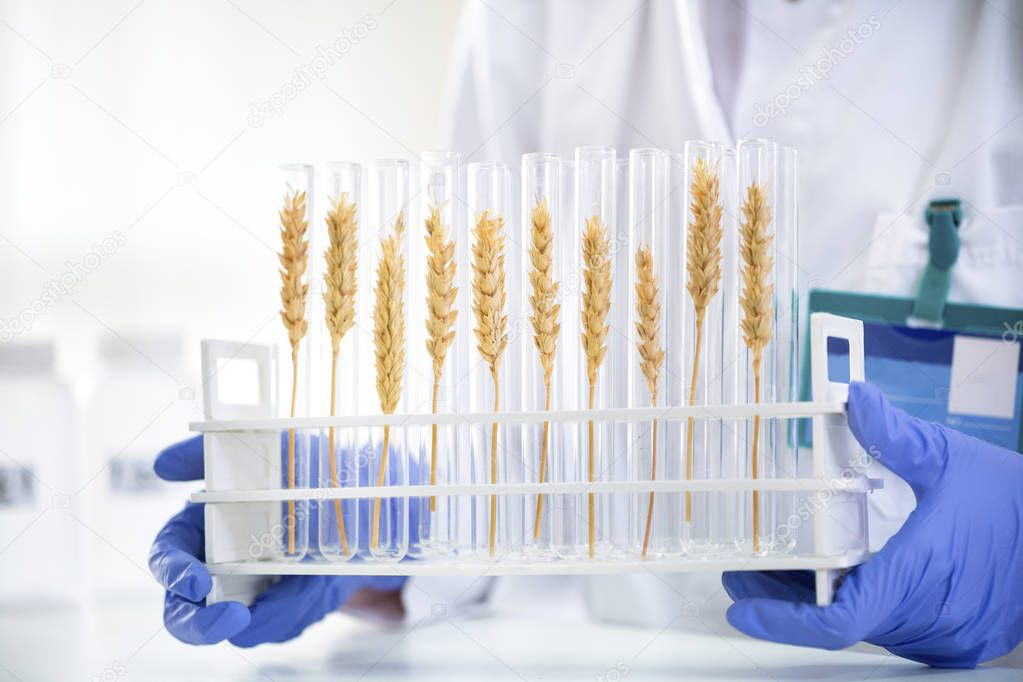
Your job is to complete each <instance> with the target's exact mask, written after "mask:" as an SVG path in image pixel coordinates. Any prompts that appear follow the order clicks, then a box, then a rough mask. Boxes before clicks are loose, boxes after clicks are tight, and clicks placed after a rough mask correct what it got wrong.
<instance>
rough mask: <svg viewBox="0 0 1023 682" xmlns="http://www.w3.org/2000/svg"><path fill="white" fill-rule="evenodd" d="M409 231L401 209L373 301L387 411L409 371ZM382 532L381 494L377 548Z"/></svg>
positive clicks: (383, 245) (383, 455)
mask: <svg viewBox="0 0 1023 682" xmlns="http://www.w3.org/2000/svg"><path fill="white" fill-rule="evenodd" d="M404 232H405V212H404V211H401V212H399V213H398V217H397V218H396V219H395V221H394V228H393V230H392V231H391V233H390V234H389V235H387V236H386V237H382V238H381V239H380V262H379V264H378V265H377V281H376V291H375V294H376V301H375V303H374V305H373V345H374V347H375V349H376V371H377V397H378V398H379V399H380V410H381V411H382V412H383V413H384V414H394V410H395V409H396V408H397V407H398V400H399V398H400V397H401V380H402V375H403V374H404V372H405V257H404V256H403V255H402V253H401V240H402V235H403V234H404ZM390 439H391V427H390V426H385V427H384V442H383V449H382V450H381V452H380V473H379V475H378V476H377V485H378V486H381V487H382V486H383V485H384V482H385V481H386V480H387V478H386V477H387V460H388V456H389V455H390ZM379 533H380V498H379V497H378V498H376V499H375V500H374V501H373V532H372V534H371V535H370V544H371V546H372V548H373V549H376V547H377V544H378V542H379Z"/></svg>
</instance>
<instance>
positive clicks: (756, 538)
mask: <svg viewBox="0 0 1023 682" xmlns="http://www.w3.org/2000/svg"><path fill="white" fill-rule="evenodd" d="M753 401H754V402H756V403H759V402H760V361H759V360H757V361H755V363H754V365H753ZM759 443H760V415H759V414H757V415H754V416H753V461H752V466H753V479H754V480H756V479H757V478H758V473H759V469H758V467H759V465H758V457H757V446H758V445H759ZM759 551H760V491H759V490H754V491H753V552H754V553H757V552H759Z"/></svg>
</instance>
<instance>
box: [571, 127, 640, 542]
mask: <svg viewBox="0 0 1023 682" xmlns="http://www.w3.org/2000/svg"><path fill="white" fill-rule="evenodd" d="M615 176H616V163H615V150H614V149H613V148H611V147H580V148H578V149H576V182H575V196H576V215H575V224H576V229H577V230H579V232H580V233H581V235H582V236H581V249H580V253H579V257H580V259H579V261H578V262H579V264H580V276H579V284H580V286H581V292H580V306H581V316H582V318H583V320H584V321H583V323H582V325H581V329H580V342H581V346H580V349H581V352H580V354H579V362H580V365H581V366H582V371H581V374H582V376H583V378H584V381H583V382H582V383H581V385H580V390H581V392H582V396H581V400H580V402H581V403H582V405H583V407H585V408H587V409H601V408H606V407H610V406H611V405H612V404H613V402H612V401H613V400H614V393H615V386H614V382H613V378H614V374H613V370H614V367H612V366H611V365H612V364H613V363H612V362H611V361H609V356H611V355H612V353H611V348H610V347H609V344H610V343H611V342H613V340H614V337H616V336H618V335H621V334H625V331H624V330H623V329H622V327H623V324H624V322H623V321H619V320H616V319H615V317H614V316H616V315H621V314H623V313H624V311H621V310H620V306H619V309H615V310H614V312H612V309H613V308H615V306H614V301H613V290H614V289H615V288H616V287H621V285H622V282H620V281H619V282H615V279H616V277H615V276H616V274H617V275H618V276H619V278H620V277H621V273H620V272H618V273H616V267H615V253H612V247H614V248H615V251H616V252H617V249H618V248H620V247H621V246H622V245H621V244H617V243H613V242H614V241H616V237H615V235H614V226H615V225H616V224H617V222H616V213H615V203H616V202H615V199H616V194H615V192H616V181H615V180H616V178H615ZM612 325H613V326H614V327H615V328H614V329H609V328H610V327H611V326H612ZM626 337H627V334H626ZM620 392H621V391H619V393H620ZM580 436H581V438H580V441H581V442H580V445H579V450H580V453H581V454H582V455H583V456H582V458H581V459H582V461H580V462H578V475H579V477H580V478H581V480H583V481H589V482H593V481H601V480H609V475H608V466H609V465H610V464H611V462H612V458H613V457H614V456H615V455H616V454H619V455H620V456H623V457H624V456H625V455H624V453H614V452H613V427H612V425H610V424H609V423H607V422H599V421H590V422H588V423H587V424H585V425H584V428H583V429H582V432H581V434H580ZM610 512H611V505H610V502H609V500H608V499H607V496H606V495H598V494H596V493H590V492H587V493H584V494H583V495H582V496H581V499H580V500H579V508H578V509H577V510H576V516H577V518H578V520H579V521H580V523H579V529H578V530H579V532H578V533H577V535H576V538H575V542H576V548H577V549H576V551H577V552H578V553H579V554H580V555H582V556H588V557H589V558H591V559H593V558H597V557H601V558H603V557H605V556H607V555H609V554H610V553H611V550H612V548H613V546H612V544H611V541H610V518H611V517H610Z"/></svg>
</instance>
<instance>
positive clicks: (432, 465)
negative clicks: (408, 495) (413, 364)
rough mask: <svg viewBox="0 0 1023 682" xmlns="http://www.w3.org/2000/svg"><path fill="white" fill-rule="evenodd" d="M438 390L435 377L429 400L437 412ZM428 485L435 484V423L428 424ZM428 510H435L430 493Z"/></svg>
mask: <svg viewBox="0 0 1023 682" xmlns="http://www.w3.org/2000/svg"><path fill="white" fill-rule="evenodd" d="M439 391H440V382H439V381H437V380H436V379H435V380H434V382H433V397H432V399H431V401H430V406H431V407H430V411H431V412H433V414H437V394H438V392H439ZM430 485H437V425H436V424H431V425H430ZM430 511H431V512H435V511H437V496H436V495H430Z"/></svg>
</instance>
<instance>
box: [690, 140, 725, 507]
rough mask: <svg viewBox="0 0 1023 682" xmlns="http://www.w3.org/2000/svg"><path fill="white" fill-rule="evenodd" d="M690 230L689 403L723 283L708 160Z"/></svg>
mask: <svg viewBox="0 0 1023 682" xmlns="http://www.w3.org/2000/svg"><path fill="white" fill-rule="evenodd" d="M689 193H690V196H691V197H692V199H691V201H690V203H689V216H690V218H689V234H688V240H687V242H686V271H687V272H688V276H689V279H688V282H687V283H686V289H687V290H688V291H689V297H690V298H691V299H692V300H693V309H694V311H695V312H696V350H695V351H694V352H693V374H692V379H691V380H690V383H689V404H690V405H692V404H693V403H694V402H695V401H696V381H697V377H698V376H699V371H700V349H701V347H702V345H703V321H704V318H705V317H706V315H707V308H708V306H710V302H711V300H712V299H713V298H714V296H715V295H716V294H717V292H718V287H719V285H720V283H721V194H720V190H719V186H718V175H717V168H716V167H715V168H710V167H709V166H708V164H707V162H706V160H704V159H702V158H699V159H696V161H695V162H694V163H693V180H692V182H691V183H690V185H689ZM694 428H695V426H694V420H693V418H692V417H690V418H689V419H688V420H687V428H686V480H692V478H693V430H694ZM692 513H693V502H692V494H691V493H689V492H686V515H685V518H686V522H687V523H688V522H689V521H691V520H692Z"/></svg>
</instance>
